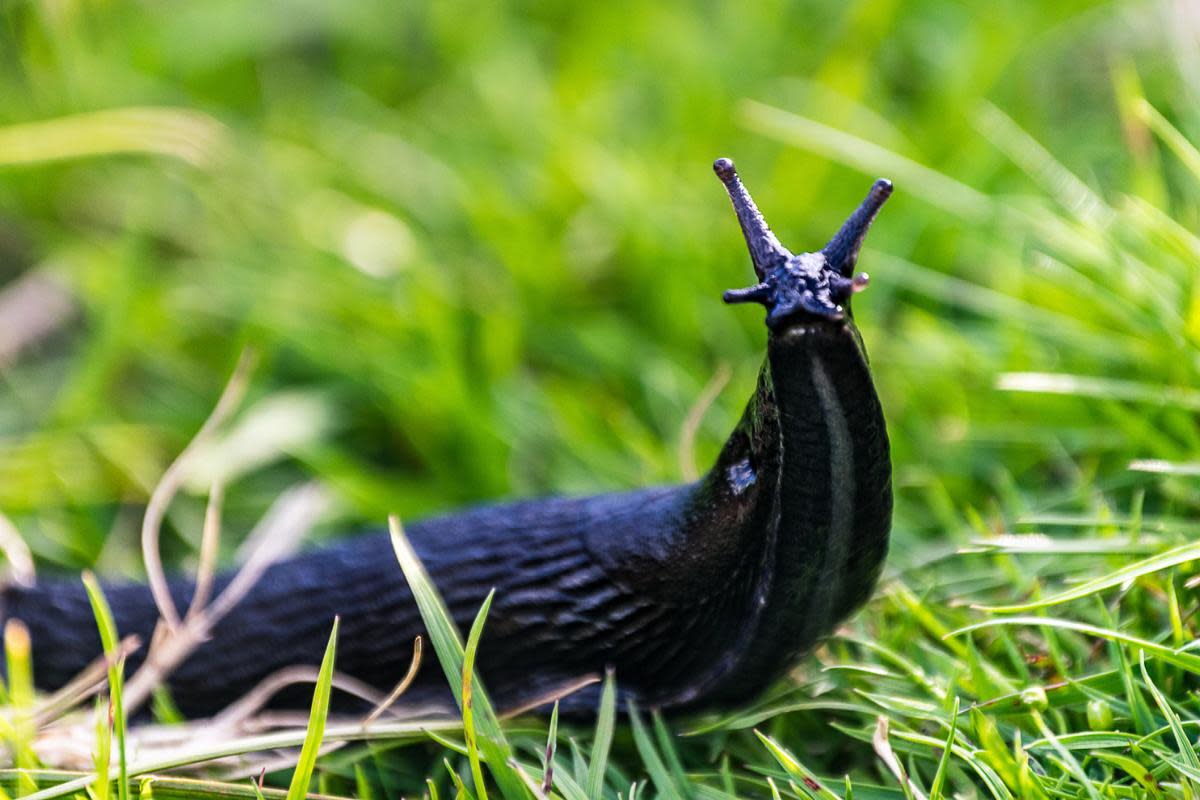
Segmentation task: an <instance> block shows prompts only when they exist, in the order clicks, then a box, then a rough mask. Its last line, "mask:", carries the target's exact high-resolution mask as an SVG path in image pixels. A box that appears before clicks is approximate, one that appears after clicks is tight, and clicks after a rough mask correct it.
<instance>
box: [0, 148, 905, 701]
mask: <svg viewBox="0 0 1200 800" xmlns="http://www.w3.org/2000/svg"><path fill="white" fill-rule="evenodd" d="M713 168H714V171H715V172H716V174H717V176H718V177H719V178H720V179H721V182H722V183H723V184H724V185H725V188H726V190H727V191H728V193H729V197H730V199H731V200H732V203H733V208H734V211H735V212H736V215H737V219H738V222H739V223H740V225H741V230H742V233H743V235H744V237H745V240H746V244H747V246H748V248H749V251H750V257H751V261H752V264H753V267H754V272H755V275H756V276H757V279H758V282H757V283H756V284H755V285H753V286H751V287H750V288H747V289H739V290H734V291H728V292H726V293H725V296H724V299H725V302H727V303H747V302H754V303H760V304H762V305H763V306H765V307H766V326H767V342H766V359H765V362H764V363H763V366H762V369H761V372H760V373H759V377H758V384H757V387H756V388H755V391H754V394H753V395H752V396H751V398H750V401H749V403H748V405H747V406H746V410H745V413H744V414H743V415H742V417H741V420H740V422H739V423H738V424H737V426H736V427H735V428H734V430H733V432H732V433H731V434H730V436H729V439H728V440H727V441H726V442H725V444H724V446H723V448H722V449H721V451H720V454H719V456H718V457H717V459H716V463H715V464H714V465H713V466H712V468H711V469H710V470H709V471H708V473H707V474H706V475H705V476H704V477H703V478H701V479H700V480H698V481H697V482H695V483H690V484H686V485H679V486H667V487H656V488H648V489H640V490H636V491H630V492H622V493H615V494H601V495H597V496H594V497H583V498H548V499H536V500H525V501H521V502H515V503H509V504H503V505H491V506H486V507H481V508H475V509H473V510H467V511H464V512H462V513H458V514H452V515H449V516H443V517H438V518H435V519H430V520H426V521H424V522H419V523H417V524H414V525H411V526H410V528H409V532H408V533H409V538H410V540H411V542H412V545H413V547H414V549H415V550H416V552H417V554H418V555H419V556H420V557H421V559H422V561H423V563H424V565H425V567H426V569H427V570H428V572H429V574H430V576H431V578H432V579H433V582H434V583H435V585H436V586H437V588H438V589H439V590H440V592H441V593H442V595H443V598H444V599H445V602H446V604H447V606H448V608H449V609H450V612H451V614H452V616H453V617H454V619H455V621H456V622H457V624H458V626H459V628H460V629H461V630H466V628H467V627H469V626H470V624H471V622H472V620H473V619H474V616H475V614H476V612H477V611H478V609H479V607H480V604H481V603H482V601H483V600H484V598H485V597H486V595H487V594H488V592H489V590H491V589H492V588H493V587H494V588H495V589H496V595H495V600H494V603H493V605H492V609H491V612H490V614H489V617H488V621H487V625H486V628H485V631H484V636H483V639H482V642H481V645H480V650H479V656H478V668H479V671H480V675H481V676H482V679H483V681H484V683H485V684H486V686H487V688H488V691H489V692H490V693H491V695H492V698H493V700H494V702H495V704H496V706H497V707H498V708H500V709H502V710H504V709H517V708H522V707H525V706H527V705H529V704H531V703H536V702H537V700H538V699H539V698H543V697H545V696H546V694H547V693H550V692H554V691H556V690H557V689H559V688H560V687H563V686H567V685H572V684H577V683H579V681H580V679H582V678H586V677H587V676H591V675H598V674H603V673H604V672H605V670H608V669H611V670H615V674H616V678H617V685H618V687H619V691H620V692H621V694H622V695H623V698H626V699H635V700H636V701H637V702H638V703H640V704H641V705H643V706H651V707H657V708H661V709H694V708H700V707H714V706H727V705H731V704H736V703H739V702H744V701H746V700H748V699H751V698H753V697H754V696H755V695H756V694H757V693H759V692H761V691H762V690H763V689H764V688H766V687H767V686H768V685H769V684H770V683H771V682H772V681H773V680H775V679H776V678H778V677H779V676H780V675H782V674H783V673H784V671H785V670H786V669H787V668H788V667H789V666H791V665H792V664H794V663H795V661H796V659H797V658H798V657H799V656H800V655H801V654H803V653H805V652H806V651H808V650H810V649H811V648H812V647H813V646H814V645H815V644H816V643H817V642H818V641H819V640H820V639H821V638H822V637H823V636H825V635H827V634H829V633H830V632H831V631H832V630H833V628H834V626H835V625H837V624H838V623H839V622H840V621H841V620H842V619H844V618H845V617H846V616H847V615H848V614H850V613H851V612H852V611H854V610H855V609H856V608H857V607H858V606H860V605H861V604H862V603H863V602H864V601H865V600H866V599H867V598H868V596H869V595H870V593H871V591H872V588H873V586H874V584H875V581H876V579H877V578H878V576H879V573H880V570H881V568H882V565H883V561H884V558H885V555H886V552H887V543H888V533H889V530H890V527H891V514H892V488H891V463H890V457H889V448H888V437H887V431H886V428H885V425H884V418H883V412H882V410H881V408H880V404H879V399H878V397H877V396H876V393H875V388H874V386H873V384H872V380H871V373H870V371H869V369H868V365H867V355H866V351H865V349H864V347H863V342H862V337H861V335H860V334H859V331H858V328H857V327H855V324H854V318H853V316H852V314H851V311H850V301H851V297H852V295H853V294H855V293H856V292H858V291H859V290H861V289H863V288H865V287H866V285H867V277H866V276H865V275H861V274H860V275H857V276H856V275H855V274H854V267H855V264H856V262H857V260H858V253H859V248H860V246H861V245H862V241H863V238H864V236H865V234H866V232H867V229H868V228H869V226H870V225H871V222H872V220H873V219H874V218H875V215H876V213H877V212H878V211H879V209H880V207H881V206H882V205H883V203H884V201H885V200H887V198H888V196H889V195H890V194H891V191H892V186H891V184H890V183H889V182H888V181H885V180H879V181H877V182H876V183H875V184H874V186H873V187H872V188H871V191H870V193H869V194H868V195H867V198H866V200H864V201H863V203H862V205H861V206H860V207H859V208H858V209H857V210H856V211H855V212H854V213H853V214H852V215H851V216H850V217H849V219H847V220H846V222H845V224H844V225H843V226H842V228H841V230H839V231H838V232H837V234H836V235H835V236H834V237H833V238H832V239H831V240H830V241H829V243H828V244H826V245H825V246H824V247H823V248H821V249H820V250H819V251H817V252H812V253H801V254H799V255H793V254H792V253H791V252H790V251H788V250H787V249H786V248H784V247H783V246H782V245H781V244H780V243H779V241H778V239H776V237H775V235H774V234H773V233H772V232H771V230H770V228H768V226H767V224H766V222H765V221H764V219H763V217H762V215H761V214H760V213H759V211H758V208H757V207H756V206H755V204H754V201H753V200H752V199H751V197H750V194H749V193H748V192H747V190H746V188H745V187H744V186H743V185H742V182H741V180H740V179H739V177H738V174H737V172H736V171H735V169H734V165H733V162H731V161H730V160H728V159H719V160H718V161H717V162H716V163H715V164H714V165H713ZM229 579H230V576H228V575H226V576H224V577H221V578H218V580H217V586H216V587H215V591H220V590H221V588H223V584H225V583H227V582H228V581H229ZM193 588H194V586H193V584H192V583H191V582H190V581H188V580H186V579H183V578H179V579H177V580H175V581H174V582H173V583H172V594H173V598H174V602H175V604H176V606H177V607H180V608H186V607H187V605H188V603H189V602H190V598H191V596H192V592H193ZM105 590H106V594H107V596H108V599H109V602H110V605H111V606H112V609H113V613H114V616H115V619H116V624H117V627H118V629H119V631H120V633H121V634H122V635H127V634H131V633H132V634H137V635H139V636H140V638H141V640H142V641H143V642H146V641H149V639H150V636H151V633H152V631H153V629H154V626H155V623H156V620H157V617H158V614H157V611H156V606H155V603H154V600H153V598H152V596H151V592H150V590H149V589H148V588H147V587H146V586H144V585H137V584H132V583H110V584H108V585H106V587H105ZM3 600H4V611H3V613H4V615H5V616H6V617H8V618H19V619H21V620H23V621H24V623H25V624H26V625H27V626H28V628H29V631H30V634H31V639H32V647H33V650H32V653H33V669H34V676H35V681H36V683H37V684H38V685H39V686H40V687H41V688H44V689H47V690H53V689H56V688H58V687H61V686H62V685H64V684H65V683H66V682H67V681H68V680H70V679H71V678H72V677H74V676H75V675H76V674H77V673H78V672H79V671H80V670H82V669H83V668H84V667H85V666H86V665H87V664H88V663H89V662H91V661H92V660H93V659H94V658H96V656H97V655H98V654H99V653H100V652H101V645H100V640H99V637H98V634H97V633H96V625H95V622H94V618H93V616H92V611H91V609H90V606H89V603H88V599H87V596H86V594H85V591H84V589H83V587H82V586H81V585H80V583H79V581H68V580H50V581H43V582H42V583H40V584H39V585H38V586H36V587H35V588H20V587H17V586H10V587H9V588H7V589H6V590H5V594H4V598H3ZM334 615H340V616H341V620H342V622H341V636H340V640H339V645H338V658H337V666H338V669H339V670H340V671H341V672H343V673H345V674H348V675H350V676H353V677H355V678H358V679H359V680H361V681H364V682H366V683H367V684H370V685H372V686H375V687H378V688H379V689H380V690H381V691H387V690H388V689H389V688H390V687H391V686H393V685H394V684H395V683H396V681H397V680H398V678H399V677H400V676H401V675H403V673H404V672H405V670H406V668H407V667H408V663H409V659H410V656H411V645H412V641H413V638H414V636H416V635H417V634H420V633H422V632H423V631H424V626H423V624H422V622H421V617H420V615H419V614H418V611H417V607H416V605H415V603H414V600H413V596H412V593H411V592H410V590H409V588H408V586H407V584H406V582H405V579H404V576H403V574H402V572H401V570H400V567H399V566H398V564H397V561H396V559H395V557H394V555H393V552H392V547H391V543H390V541H389V538H388V536H387V534H386V533H375V534H369V535H365V536H358V537H351V538H349V539H347V540H343V541H341V542H339V543H336V544H333V545H331V546H327V547H324V548H318V549H315V550H313V551H310V552H307V553H304V554H301V555H299V556H296V557H293V558H290V559H288V560H284V561H280V562H278V563H276V564H274V565H273V566H271V567H270V568H269V569H268V570H267V572H266V573H265V574H264V576H263V577H262V578H261V579H260V580H259V582H258V583H257V584H256V585H255V587H254V588H253V590H252V591H251V592H250V593H249V594H248V595H247V596H246V597H245V599H243V600H242V601H241V603H240V604H239V605H238V606H237V607H236V608H235V609H234V610H233V612H232V613H230V614H228V615H227V616H226V617H224V618H223V619H222V620H221V621H220V622H219V623H218V624H217V626H216V627H215V629H214V630H213V632H212V635H211V638H210V639H209V640H208V641H207V642H205V643H204V644H202V645H201V646H200V647H199V648H198V649H197V650H196V651H195V652H194V653H193V654H192V656H191V657H190V658H189V659H188V660H186V661H185V662H184V663H183V664H182V665H181V666H180V667H179V668H177V669H176V671H175V672H174V673H173V674H172V675H171V676H170V678H169V681H168V686H169V689H170V691H171V694H172V697H173V698H174V700H175V702H176V704H177V705H178V707H179V708H180V709H181V710H182V711H183V712H184V713H185V714H187V715H189V716H205V715H211V714H213V713H215V712H217V711H219V710H220V709H222V708H224V707H225V706H226V705H227V704H229V703H230V702H232V701H234V700H235V699H237V698H238V697H240V696H241V695H242V694H243V693H245V692H246V691H247V690H248V689H250V688H251V686H253V685H254V684H255V683H256V682H258V681H259V680H261V679H262V678H264V677H266V676H267V675H269V674H271V673H273V672H275V671H276V670H279V669H281V668H284V667H287V666H292V665H297V664H309V665H312V664H317V663H319V662H320V659H321V655H322V652H323V649H324V645H325V642H326V639H327V637H328V634H329V627H330V624H331V621H332V620H333V617H334ZM138 660H139V656H138V655H137V654H135V655H134V656H133V657H132V658H131V659H130V664H129V668H130V669H134V668H136V667H137V665H138V663H137V662H138ZM597 696H598V687H596V686H594V685H593V686H589V687H586V688H585V689H583V690H581V691H578V692H575V693H574V694H571V695H569V696H567V697H566V698H565V699H564V700H563V701H562V703H563V708H564V710H565V711H576V712H586V711H589V710H591V709H593V708H594V707H595V703H596V699H597ZM448 698H449V694H448V691H447V688H446V685H445V681H444V677H443V676H442V675H441V673H440V671H439V670H436V669H429V668H426V669H422V670H421V671H420V674H419V675H418V677H417V680H416V681H415V683H414V684H413V685H412V687H411V688H410V689H409V691H408V692H407V693H406V694H405V695H404V696H403V697H402V698H401V699H400V705H401V706H405V705H407V706H409V707H411V708H416V707H418V706H424V705H427V704H430V703H438V702H444V701H446V700H448ZM295 699H296V700H297V701H298V702H301V703H303V702H304V697H303V695H302V696H300V697H297V698H295Z"/></svg>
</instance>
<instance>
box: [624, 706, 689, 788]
mask: <svg viewBox="0 0 1200 800" xmlns="http://www.w3.org/2000/svg"><path fill="white" fill-rule="evenodd" d="M629 724H630V726H631V727H632V729H633V742H634V744H635V745H636V746H637V750H638V754H639V755H641V757H642V763H643V764H645V765H646V771H647V772H648V773H650V780H651V781H653V782H654V788H656V789H658V796H659V797H661V798H663V800H683V796H682V795H681V794H680V793H679V787H678V786H676V785H675V781H674V779H673V778H672V777H671V773H670V772H669V771H668V770H667V765H666V764H664V763H663V760H662V757H661V756H660V755H659V754H658V751H657V750H656V749H655V747H654V742H653V741H652V740H651V738H650V734H649V733H647V731H646V726H645V725H644V724H643V723H642V720H641V717H639V716H638V712H637V706H636V705H634V703H633V701H632V700H630V701H629Z"/></svg>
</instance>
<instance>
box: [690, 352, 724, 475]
mask: <svg viewBox="0 0 1200 800" xmlns="http://www.w3.org/2000/svg"><path fill="white" fill-rule="evenodd" d="M731 377H733V368H732V367H730V366H729V362H727V361H722V362H721V363H720V364H718V365H717V369H716V372H714V373H713V375H712V377H711V378H709V379H708V383H707V384H705V386H704V389H703V391H701V392H700V396H699V397H697V398H696V402H695V403H693V404H692V407H691V408H689V409H688V413H687V416H686V417H685V418H684V420H683V425H682V426H681V427H680V432H679V474H680V475H682V476H683V479H684V480H685V481H694V480H696V479H697V478H699V477H700V473H699V471H698V470H697V469H696V434H697V433H698V432H699V430H700V424H701V423H702V422H704V415H705V414H707V413H708V410H709V409H710V408H712V404H713V403H715V402H716V400H717V398H718V397H720V396H721V392H722V390H724V388H725V387H726V385H728V383H729V379H730V378H731Z"/></svg>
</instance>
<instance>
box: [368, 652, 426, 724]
mask: <svg viewBox="0 0 1200 800" xmlns="http://www.w3.org/2000/svg"><path fill="white" fill-rule="evenodd" d="M423 642H424V640H423V639H422V638H421V637H420V636H418V637H417V638H415V639H413V654H412V661H410V662H409V663H408V672H406V673H404V677H403V678H401V679H400V682H399V683H397V684H396V688H394V689H392V691H391V693H390V694H388V696H387V697H385V698H384V699H383V702H381V703H379V704H378V705H377V706H375V708H374V709H372V711H371V713H370V714H368V715H367V718H366V719H364V720H363V727H364V728H365V727H367V726H368V725H370V724H371V723H372V722H374V721H375V720H377V719H379V718H380V717H381V716H382V715H383V712H385V711H387V710H388V709H389V708H391V707H392V704H393V703H395V702H396V701H397V700H399V699H400V695H402V694H404V693H405V692H406V691H408V687H409V686H411V685H412V682H413V681H414V680H416V677H417V672H418V671H420V669H421V650H422V648H423V646H424V645H423Z"/></svg>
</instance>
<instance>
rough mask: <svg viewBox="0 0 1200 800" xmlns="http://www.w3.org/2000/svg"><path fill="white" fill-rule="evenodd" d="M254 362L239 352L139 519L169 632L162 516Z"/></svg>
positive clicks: (176, 621) (172, 613) (173, 620)
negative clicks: (210, 407) (204, 416)
mask: <svg viewBox="0 0 1200 800" xmlns="http://www.w3.org/2000/svg"><path fill="white" fill-rule="evenodd" d="M254 361H255V356H254V353H253V351H252V350H249V349H247V350H244V351H242V355H241V357H240V358H238V363H237V366H236V367H234V370H233V374H232V375H231V376H230V378H229V382H228V383H226V384H225V389H224V390H223V391H222V392H221V396H220V398H219V399H218V400H217V405H216V406H215V407H214V408H213V410H212V413H211V414H209V415H208V419H206V420H205V421H204V424H203V425H201V426H200V430H199V431H197V432H196V435H195V436H194V437H193V438H192V441H191V442H190V443H188V446H187V447H185V448H184V449H183V452H182V453H180V454H179V456H178V457H177V458H176V459H175V461H174V462H172V464H171V466H169V467H167V470H166V472H164V473H163V476H162V478H161V479H159V482H158V485H157V486H155V487H154V491H153V492H152V493H151V494H150V501H149V502H148V503H147V504H146V515H145V516H144V517H143V518H142V560H143V563H144V564H145V567H146V577H147V579H148V581H149V583H150V591H151V593H153V595H154V602H155V604H156V605H157V606H158V613H159V614H160V615H161V616H162V618H163V620H164V621H165V622H166V625H167V628H168V629H169V630H175V629H176V628H178V627H179V625H180V622H181V620H180V618H179V611H178V609H176V608H175V601H174V600H172V599H171V590H170V589H169V588H168V586H167V577H166V573H165V572H164V570H163V564H162V557H161V556H160V554H159V539H160V537H161V535H162V521H163V517H165V516H166V513H167V507H168V506H170V505H171V501H172V500H173V499H174V498H175V494H176V493H177V492H178V491H179V489H180V487H181V486H182V485H183V481H184V476H185V475H186V473H187V468H188V465H189V462H190V461H191V458H192V457H193V455H194V454H195V452H196V450H197V447H198V445H199V444H200V443H202V442H203V441H204V440H205V439H207V438H208V437H209V436H211V435H212V433H213V431H215V430H216V429H217V427H218V426H220V425H221V424H222V423H223V422H224V421H225V420H226V419H228V418H229V415H230V414H232V413H233V412H234V410H236V409H237V407H238V405H239V404H240V403H241V401H242V397H244V396H245V393H246V388H247V386H248V385H249V381H250V372H251V369H252V368H253V366H254ZM131 684H132V681H131Z"/></svg>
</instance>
